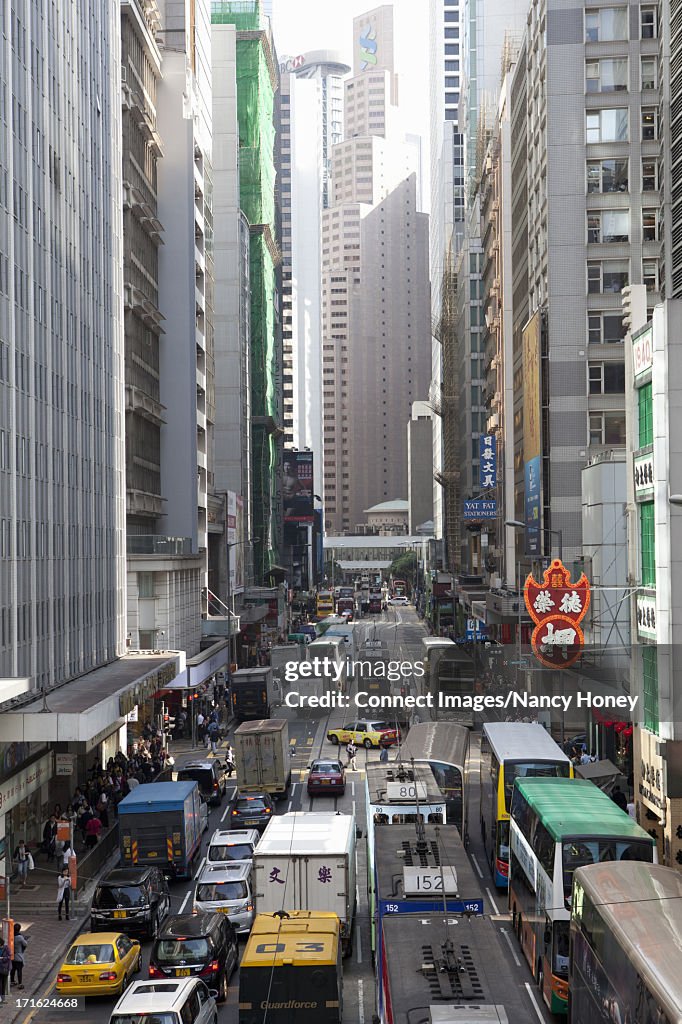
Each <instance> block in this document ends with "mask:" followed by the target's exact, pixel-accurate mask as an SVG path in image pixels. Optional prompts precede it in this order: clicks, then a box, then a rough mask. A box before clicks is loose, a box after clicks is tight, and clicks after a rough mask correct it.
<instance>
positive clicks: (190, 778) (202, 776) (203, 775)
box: [178, 768, 211, 785]
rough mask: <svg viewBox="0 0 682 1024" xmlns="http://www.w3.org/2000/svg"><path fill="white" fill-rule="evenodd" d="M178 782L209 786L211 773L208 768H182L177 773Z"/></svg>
mask: <svg viewBox="0 0 682 1024" xmlns="http://www.w3.org/2000/svg"><path fill="white" fill-rule="evenodd" d="M178 781H179V782H199V783H203V784H204V785H207V784H208V785H210V784H211V771H210V769H208V768H183V769H182V771H179V772H178Z"/></svg>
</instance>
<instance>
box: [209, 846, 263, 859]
mask: <svg viewBox="0 0 682 1024" xmlns="http://www.w3.org/2000/svg"><path fill="white" fill-rule="evenodd" d="M252 857H253V846H252V845H251V843H234V844H233V845H232V846H209V848H208V859H209V860H218V861H221V860H251V858H252Z"/></svg>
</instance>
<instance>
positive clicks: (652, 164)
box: [642, 159, 658, 192]
mask: <svg viewBox="0 0 682 1024" xmlns="http://www.w3.org/2000/svg"><path fill="white" fill-rule="evenodd" d="M642 192H658V164H657V163H656V161H655V160H650V159H647V160H642Z"/></svg>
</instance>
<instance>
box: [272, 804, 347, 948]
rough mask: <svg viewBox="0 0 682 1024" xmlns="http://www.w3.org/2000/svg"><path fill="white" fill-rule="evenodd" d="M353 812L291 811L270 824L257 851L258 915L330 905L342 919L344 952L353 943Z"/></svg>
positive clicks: (317, 908)
mask: <svg viewBox="0 0 682 1024" xmlns="http://www.w3.org/2000/svg"><path fill="white" fill-rule="evenodd" d="M355 843H356V837H355V816H354V815H352V814H334V813H332V812H325V811H292V812H289V813H288V814H281V815H278V816H277V817H276V818H273V819H272V821H270V822H269V823H268V826H267V828H266V829H265V832H264V833H263V835H262V836H261V838H260V840H259V842H258V846H257V847H256V849H255V850H254V854H253V865H254V867H253V872H254V873H253V879H254V886H253V888H254V898H255V904H256V913H257V914H274V913H275V912H276V911H278V910H288V911H291V910H316V911H319V910H326V911H331V912H332V913H334V914H336V915H337V916H338V918H339V920H340V921H341V938H342V943H343V953H344V956H349V955H350V953H351V951H352V947H353V920H354V918H355V911H356V898H355Z"/></svg>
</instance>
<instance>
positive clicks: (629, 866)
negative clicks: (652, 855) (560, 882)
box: [568, 862, 682, 1024]
mask: <svg viewBox="0 0 682 1024" xmlns="http://www.w3.org/2000/svg"><path fill="white" fill-rule="evenodd" d="M680 949H682V876H680V874H679V872H677V871H675V870H674V869H673V868H666V867H663V866H662V865H658V864H633V863H631V862H630V863H624V862H621V863H620V864H615V863H610V864H595V865H593V866H592V867H586V868H579V869H578V870H577V871H576V873H575V879H574V882H573V908H572V914H571V945H570V961H571V962H570V968H569V985H568V1003H569V1015H570V1020H571V1022H572V1024H613V1022H614V1021H617V1022H619V1024H679V1022H680V1021H681V1020H682V971H680Z"/></svg>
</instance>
